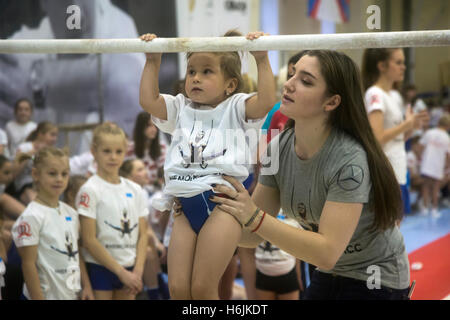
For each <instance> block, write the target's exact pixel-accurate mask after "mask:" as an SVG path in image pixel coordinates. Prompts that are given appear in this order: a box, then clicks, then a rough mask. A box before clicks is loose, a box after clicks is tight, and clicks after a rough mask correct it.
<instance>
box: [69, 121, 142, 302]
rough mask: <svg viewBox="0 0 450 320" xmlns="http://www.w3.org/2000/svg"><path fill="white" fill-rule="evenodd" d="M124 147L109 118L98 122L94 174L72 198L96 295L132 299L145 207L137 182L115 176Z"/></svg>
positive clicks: (93, 149)
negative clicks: (75, 205) (95, 169)
mask: <svg viewBox="0 0 450 320" xmlns="http://www.w3.org/2000/svg"><path fill="white" fill-rule="evenodd" d="M126 150H127V139H126V136H125V133H124V132H123V130H122V129H120V128H119V127H118V126H117V125H115V124H112V123H104V124H102V125H100V126H98V127H97V128H96V129H95V130H94V135H93V141H92V146H91V152H92V154H93V156H94V158H95V161H96V162H97V174H95V175H93V176H92V177H90V178H89V179H88V181H87V182H86V183H85V184H83V186H82V187H81V188H80V191H79V192H78V195H77V200H76V204H77V208H78V213H79V214H80V223H81V237H82V240H83V246H84V247H85V248H86V250H85V251H84V253H85V257H86V262H87V269H88V274H89V278H90V280H91V283H92V288H93V290H94V295H95V298H96V299H101V300H132V299H135V297H136V294H137V293H139V292H140V291H141V290H142V274H143V270H144V263H145V257H146V248H147V221H146V220H145V217H146V216H147V214H148V209H147V206H146V203H145V201H144V199H143V197H142V188H141V187H140V186H139V185H137V184H136V183H134V182H132V181H130V180H128V179H125V178H122V177H120V176H119V169H120V167H121V165H122V163H123V160H124V157H125V153H126Z"/></svg>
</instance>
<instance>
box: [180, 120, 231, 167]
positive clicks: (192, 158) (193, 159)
mask: <svg viewBox="0 0 450 320" xmlns="http://www.w3.org/2000/svg"><path fill="white" fill-rule="evenodd" d="M213 125H214V120H212V121H211V129H210V130H209V134H208V137H207V138H205V136H206V133H205V131H204V130H200V131H198V132H197V134H196V135H195V138H194V139H192V133H193V132H194V127H195V123H194V124H193V125H192V130H191V135H190V136H189V139H188V145H189V146H188V148H189V152H188V153H186V152H184V151H183V148H182V147H181V145H180V144H178V151H179V152H180V155H181V158H182V159H183V160H182V163H181V165H182V166H183V167H184V168H189V167H190V166H191V165H192V164H198V165H200V168H202V169H206V167H208V163H207V161H210V160H213V159H216V158H219V157H221V156H223V155H225V153H226V152H227V148H224V149H223V150H221V151H220V152H217V153H214V154H211V155H207V156H205V155H204V154H203V152H204V151H205V149H206V147H207V146H208V144H209V140H210V138H211V133H212V131H213V129H212V127H213Z"/></svg>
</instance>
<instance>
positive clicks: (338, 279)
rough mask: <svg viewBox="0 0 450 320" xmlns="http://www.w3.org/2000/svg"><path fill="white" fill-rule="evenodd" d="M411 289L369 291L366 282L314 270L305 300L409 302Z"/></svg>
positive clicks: (382, 288)
mask: <svg viewBox="0 0 450 320" xmlns="http://www.w3.org/2000/svg"><path fill="white" fill-rule="evenodd" d="M408 292H409V288H406V289H392V288H388V287H383V286H382V287H381V288H380V289H369V288H368V286H367V282H366V281H362V280H357V279H353V278H347V277H342V276H338V275H333V274H329V273H325V272H321V271H319V270H317V269H316V270H314V273H313V275H312V278H311V284H310V286H309V287H308V288H307V289H306V293H305V300H409V298H408Z"/></svg>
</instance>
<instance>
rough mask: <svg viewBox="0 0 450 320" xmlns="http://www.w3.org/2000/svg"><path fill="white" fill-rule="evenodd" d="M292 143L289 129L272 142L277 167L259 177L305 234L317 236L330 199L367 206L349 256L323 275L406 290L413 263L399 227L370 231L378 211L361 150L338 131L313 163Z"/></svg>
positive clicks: (333, 131)
mask: <svg viewBox="0 0 450 320" xmlns="http://www.w3.org/2000/svg"><path fill="white" fill-rule="evenodd" d="M294 140H295V134H294V130H293V129H288V130H285V131H283V132H282V133H281V134H279V135H278V136H277V137H275V138H274V139H273V140H272V141H271V142H270V143H271V144H273V143H275V144H278V146H277V147H278V148H279V149H278V150H279V169H278V172H277V173H275V174H274V175H261V176H260V178H259V182H260V183H261V184H263V185H266V186H269V187H273V188H276V189H278V190H279V193H280V203H281V208H282V209H283V212H284V213H285V214H286V215H288V216H289V217H292V218H294V219H296V220H297V221H298V222H299V223H300V224H301V225H302V226H303V227H304V228H305V229H306V230H310V231H314V232H317V230H318V226H319V221H320V216H321V213H322V209H323V207H324V205H325V202H326V201H334V202H348V203H349V202H355V203H363V204H364V205H363V210H362V213H361V217H360V219H359V222H358V225H357V227H356V230H355V232H354V234H353V236H352V238H351V240H350V243H349V244H348V246H347V248H346V250H345V252H344V253H343V254H342V256H341V257H340V258H339V260H338V261H337V263H336V265H335V267H334V268H333V270H330V271H325V270H320V271H322V272H328V273H333V274H337V275H340V276H344V277H350V278H355V279H359V280H364V281H367V282H368V283H369V282H370V283H371V284H373V285H376V284H377V283H381V285H382V286H385V287H389V288H394V289H405V288H407V287H408V286H409V262H408V256H407V253H406V250H405V245H404V241H403V236H402V234H401V233H400V230H399V229H398V228H397V227H394V228H391V229H388V230H386V231H382V232H380V231H371V230H370V229H371V226H372V223H373V220H374V212H373V211H371V210H370V209H369V205H368V203H369V200H370V193H371V192H370V191H371V181H370V173H369V168H368V164H367V157H366V152H365V150H364V149H363V147H362V146H361V145H360V144H359V143H358V142H356V141H355V140H354V139H353V138H352V137H350V136H349V135H347V134H345V133H344V132H341V131H338V130H336V129H334V130H332V132H331V134H330V135H329V137H328V138H327V140H326V142H325V144H324V145H323V146H322V148H321V150H320V151H319V152H317V153H316V154H315V155H314V156H313V157H312V158H311V159H308V160H301V159H300V158H299V157H298V156H297V154H296V153H295V149H294ZM269 148H270V145H269ZM273 149H276V148H272V150H273ZM276 156H277V155H276V154H273V155H272V157H276ZM271 160H273V159H271ZM269 162H270V160H269ZM393 187H394V186H393ZM395 187H397V186H395ZM337 214H338V213H337ZM375 277H378V279H376V278H375ZM377 281H378V282H377Z"/></svg>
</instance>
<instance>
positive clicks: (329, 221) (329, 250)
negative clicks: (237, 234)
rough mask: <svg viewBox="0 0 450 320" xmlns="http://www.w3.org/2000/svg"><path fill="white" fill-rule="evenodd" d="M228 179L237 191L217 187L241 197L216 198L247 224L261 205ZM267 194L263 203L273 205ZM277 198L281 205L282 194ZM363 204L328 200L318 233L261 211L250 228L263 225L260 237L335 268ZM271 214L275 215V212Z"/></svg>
mask: <svg viewBox="0 0 450 320" xmlns="http://www.w3.org/2000/svg"><path fill="white" fill-rule="evenodd" d="M224 179H225V180H227V181H228V182H230V183H231V184H232V185H233V187H234V188H235V190H232V189H231V188H228V187H226V186H224V185H219V186H216V188H215V190H217V191H218V192H221V193H225V194H226V195H228V196H229V197H230V198H236V196H237V198H236V199H235V200H233V199H226V198H222V197H213V198H212V201H214V202H216V203H219V204H220V208H221V209H222V210H224V211H226V212H227V213H230V214H232V215H234V216H235V217H236V218H237V219H238V220H239V221H240V222H241V223H242V224H243V225H245V224H246V222H247V221H249V220H250V217H251V216H252V215H253V214H254V212H255V208H257V206H256V203H255V202H253V201H252V199H250V198H249V197H248V193H247V192H246V190H245V189H244V187H243V186H242V185H241V184H240V183H239V182H238V181H237V180H236V179H234V178H232V177H228V176H225V177H224ZM266 188H267V187H266ZM243 191H245V192H243ZM255 192H256V190H255ZM272 192H274V191H272ZM263 194H264V193H263ZM265 196H266V199H265V200H261V199H259V198H257V199H258V200H257V201H259V204H260V205H261V204H263V205H269V203H270V202H271V201H272V199H271V198H270V195H269V194H268V193H265ZM272 196H274V194H272ZM274 199H275V200H274V201H275V203H278V206H279V196H278V198H277V197H275V198H274ZM261 201H263V202H261ZM362 207H363V205H362V204H361V203H342V202H333V201H327V202H325V205H324V207H323V209H322V214H321V217H320V222H319V230H318V233H315V232H312V231H307V230H302V229H299V228H296V227H293V226H290V225H288V224H285V223H283V222H281V221H279V220H278V219H276V217H273V216H272V215H267V214H266V215H265V216H264V215H263V214H262V212H261V211H260V212H259V214H258V215H257V217H256V219H255V220H254V221H253V223H251V224H250V225H249V226H248V230H254V229H255V228H256V227H257V226H259V228H258V229H257V231H256V233H257V235H258V236H259V237H261V238H263V239H264V240H267V241H269V242H270V243H272V244H274V245H276V246H277V247H279V248H280V249H281V250H284V251H286V252H287V253H289V254H291V255H293V256H294V257H296V258H297V259H299V260H302V261H306V262H308V263H311V264H313V265H315V266H318V267H319V268H321V269H324V270H330V269H333V267H334V265H335V264H336V262H337V260H338V259H339V258H340V256H341V255H342V253H343V252H344V250H345V248H346V246H347V245H348V243H349V241H350V239H351V237H352V235H353V233H354V231H355V229H356V226H357V224H358V221H359V218H360V215H361V211H362ZM266 208H267V209H268V210H274V209H275V206H274V205H272V207H271V208H272V209H270V208H269V207H266ZM268 213H271V214H273V212H268ZM251 236H252V237H255V235H254V234H251Z"/></svg>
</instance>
